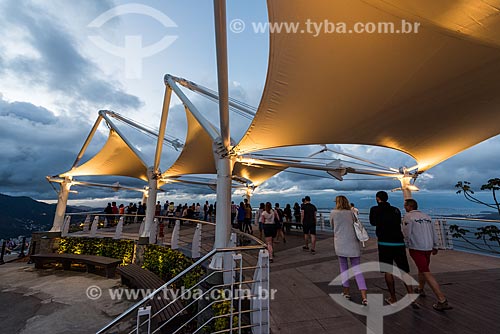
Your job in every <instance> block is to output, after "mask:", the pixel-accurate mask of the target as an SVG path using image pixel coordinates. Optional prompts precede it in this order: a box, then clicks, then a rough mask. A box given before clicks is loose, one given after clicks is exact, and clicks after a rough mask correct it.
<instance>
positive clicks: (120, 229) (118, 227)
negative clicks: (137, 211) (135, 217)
mask: <svg viewBox="0 0 500 334" xmlns="http://www.w3.org/2000/svg"><path fill="white" fill-rule="evenodd" d="M123 219H124V218H123V216H121V217H120V220H119V221H118V225H116V230H115V236H114V237H113V239H115V240H120V239H121V238H122V232H123Z"/></svg>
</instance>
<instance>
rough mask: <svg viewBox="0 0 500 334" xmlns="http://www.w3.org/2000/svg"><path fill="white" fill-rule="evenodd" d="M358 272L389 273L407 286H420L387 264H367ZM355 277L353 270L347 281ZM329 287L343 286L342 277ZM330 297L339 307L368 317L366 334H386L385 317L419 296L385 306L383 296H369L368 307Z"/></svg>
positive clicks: (349, 272)
mask: <svg viewBox="0 0 500 334" xmlns="http://www.w3.org/2000/svg"><path fill="white" fill-rule="evenodd" d="M358 271H359V272H361V273H368V272H380V271H382V272H388V273H392V274H393V275H394V276H396V277H398V278H400V279H401V280H402V281H404V282H405V283H406V284H407V285H410V286H411V285H418V282H417V281H415V279H414V278H413V277H411V276H410V275H408V274H406V273H404V272H402V271H401V270H399V268H397V267H395V266H391V265H389V264H386V263H379V262H366V263H362V264H360V265H359V266H358ZM353 277H355V273H354V271H353V269H352V268H350V269H349V271H348V276H347V279H351V278H353ZM329 285H338V286H342V276H341V275H339V276H337V277H335V278H334V279H333V281H331V282H330V284H329ZM330 297H331V298H332V299H333V300H334V301H335V302H336V303H337V304H339V305H341V306H342V307H344V308H345V309H347V310H349V311H351V312H353V313H356V314H359V315H364V316H366V333H367V334H382V333H383V332H384V316H386V315H390V314H394V313H397V312H399V311H401V310H402V309H404V308H405V307H407V306H409V305H410V304H411V303H412V302H414V301H415V300H416V299H417V298H418V294H415V293H411V294H407V295H405V296H404V297H403V298H401V299H400V300H398V302H397V303H394V304H391V305H387V306H384V296H383V295H382V294H368V295H367V299H368V306H363V305H357V304H354V303H353V302H351V301H349V300H347V299H345V298H344V297H343V296H341V295H339V294H330Z"/></svg>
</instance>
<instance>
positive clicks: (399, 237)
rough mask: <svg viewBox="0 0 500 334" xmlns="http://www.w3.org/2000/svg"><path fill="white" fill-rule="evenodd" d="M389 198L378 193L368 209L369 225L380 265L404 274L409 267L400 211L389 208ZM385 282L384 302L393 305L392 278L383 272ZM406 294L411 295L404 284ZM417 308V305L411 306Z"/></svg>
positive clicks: (394, 295)
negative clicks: (386, 292) (385, 295)
mask: <svg viewBox="0 0 500 334" xmlns="http://www.w3.org/2000/svg"><path fill="white" fill-rule="evenodd" d="M388 199H389V196H388V195H387V193H386V192H385V191H379V192H377V195H376V200H377V203H378V205H377V206H373V207H372V208H371V209H370V224H371V225H373V226H376V234H377V239H378V258H379V262H380V263H381V264H383V263H386V264H388V265H391V266H392V265H393V264H394V263H395V264H396V266H397V267H398V268H399V269H401V271H403V272H404V273H409V272H410V266H409V264H408V259H407V257H406V247H405V242H404V236H403V232H402V231H401V211H399V209H398V208H396V207H393V206H391V205H390V204H389V203H388V202H387V200H388ZM381 271H382V272H384V273H385V282H386V284H387V288H388V289H389V293H390V295H391V296H390V297H389V298H386V299H385V301H386V302H387V303H389V304H393V303H395V302H396V301H397V298H396V289H395V286H394V276H393V275H392V273H388V272H385V271H384V270H381ZM405 287H406V290H407V291H408V293H412V291H411V287H410V286H408V285H407V284H406V283H405ZM413 306H414V307H417V304H413Z"/></svg>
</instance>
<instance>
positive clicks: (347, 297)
mask: <svg viewBox="0 0 500 334" xmlns="http://www.w3.org/2000/svg"><path fill="white" fill-rule="evenodd" d="M340 295H341V296H342V297H344V298H345V299H347V300H351V295H350V294H348V293H343V292H342V293H341V294H340Z"/></svg>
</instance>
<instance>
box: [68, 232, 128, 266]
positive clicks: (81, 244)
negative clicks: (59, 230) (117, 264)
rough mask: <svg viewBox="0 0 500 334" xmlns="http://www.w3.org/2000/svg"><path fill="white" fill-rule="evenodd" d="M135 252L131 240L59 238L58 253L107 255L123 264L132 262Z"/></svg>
mask: <svg viewBox="0 0 500 334" xmlns="http://www.w3.org/2000/svg"><path fill="white" fill-rule="evenodd" d="M134 252H135V242H134V241H133V240H114V239H110V238H61V239H60V241H59V249H58V253H60V254H62V253H65V254H85V255H99V256H107V257H112V258H115V259H121V260H122V263H123V264H129V263H132V259H133V258H134Z"/></svg>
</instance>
